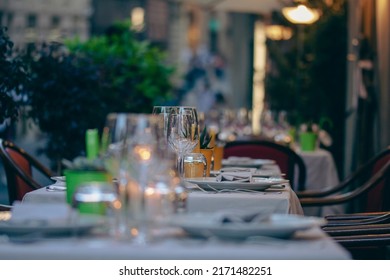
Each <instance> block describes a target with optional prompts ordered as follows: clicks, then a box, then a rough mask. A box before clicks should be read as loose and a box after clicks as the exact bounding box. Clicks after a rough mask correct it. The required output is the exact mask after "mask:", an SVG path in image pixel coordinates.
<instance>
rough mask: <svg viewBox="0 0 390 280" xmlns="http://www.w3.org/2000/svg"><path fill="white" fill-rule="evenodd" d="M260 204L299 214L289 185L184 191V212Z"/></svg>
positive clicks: (38, 198)
mask: <svg viewBox="0 0 390 280" xmlns="http://www.w3.org/2000/svg"><path fill="white" fill-rule="evenodd" d="M64 201H65V192H64V191H50V192H49V191H47V190H46V189H45V188H42V189H38V190H35V191H32V192H29V193H27V194H26V195H25V196H24V198H23V202H24V203H29V202H36V203H45V202H64ZM245 208H257V209H260V210H261V208H264V210H265V211H267V212H269V213H279V214H299V215H303V210H302V207H301V204H300V203H299V200H298V198H297V196H296V194H295V193H294V192H293V191H292V190H291V188H290V187H289V186H286V188H285V189H282V190H269V191H264V192H258V193H202V192H201V191H196V192H191V193H189V195H188V202H187V210H188V212H197V211H201V212H213V211H218V210H225V209H245Z"/></svg>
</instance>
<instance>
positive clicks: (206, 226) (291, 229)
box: [169, 213, 326, 239]
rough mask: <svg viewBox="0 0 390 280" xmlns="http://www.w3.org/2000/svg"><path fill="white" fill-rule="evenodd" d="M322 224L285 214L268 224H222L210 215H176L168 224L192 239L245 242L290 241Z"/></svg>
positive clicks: (274, 217)
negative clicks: (259, 239) (265, 238)
mask: <svg viewBox="0 0 390 280" xmlns="http://www.w3.org/2000/svg"><path fill="white" fill-rule="evenodd" d="M325 223H326V221H325V220H324V219H323V218H317V217H305V216H298V215H287V214H272V215H270V217H269V219H268V220H266V221H264V222H260V223H254V222H252V223H238V222H235V223H222V222H220V221H216V220H215V217H213V216H212V215H210V213H194V214H181V215H176V216H174V217H173V218H172V220H171V221H170V223H169V224H170V225H171V226H176V227H180V228H182V229H183V230H184V231H185V232H187V233H188V234H190V235H193V236H200V237H212V236H216V237H220V238H234V239H246V238H248V237H254V236H268V237H276V238H290V237H291V236H292V235H293V234H294V233H295V232H296V231H298V230H306V229H309V228H312V227H316V226H321V225H324V224H325Z"/></svg>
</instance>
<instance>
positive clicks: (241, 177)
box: [216, 172, 252, 183]
mask: <svg viewBox="0 0 390 280" xmlns="http://www.w3.org/2000/svg"><path fill="white" fill-rule="evenodd" d="M251 180H252V172H223V173H221V174H219V175H218V176H217V177H216V181H217V182H224V181H229V182H240V183H245V182H247V183H250V182H251Z"/></svg>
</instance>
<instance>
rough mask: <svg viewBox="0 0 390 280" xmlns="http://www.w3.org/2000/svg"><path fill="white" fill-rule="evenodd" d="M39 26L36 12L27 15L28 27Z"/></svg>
mask: <svg viewBox="0 0 390 280" xmlns="http://www.w3.org/2000/svg"><path fill="white" fill-rule="evenodd" d="M36 26H37V16H36V15H35V14H29V15H27V27H30V28H34V27H36Z"/></svg>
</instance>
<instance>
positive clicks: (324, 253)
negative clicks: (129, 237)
mask: <svg viewBox="0 0 390 280" xmlns="http://www.w3.org/2000/svg"><path fill="white" fill-rule="evenodd" d="M64 201H65V192H60V191H56V192H49V191H46V189H40V190H36V191H33V192H30V193H28V194H27V195H26V196H25V197H24V201H23V203H33V202H38V203H48V202H62V203H63V202H64ZM254 206H256V207H257V208H259V207H264V209H267V210H268V211H271V212H275V213H293V214H302V213H303V212H302V208H301V207H300V204H299V201H298V199H297V197H296V195H295V193H294V192H293V191H292V190H291V188H290V187H286V189H284V190H281V191H279V190H278V191H268V192H259V193H256V194H253V193H218V194H206V193H202V192H192V193H190V194H189V200H188V211H189V212H196V211H210V212H212V211H216V210H222V209H234V208H239V209H245V207H254ZM162 237H163V238H162ZM350 258H351V256H350V254H349V253H348V252H347V251H346V250H345V249H343V248H342V247H341V246H339V245H338V244H337V243H336V242H334V241H333V240H332V239H331V238H330V237H329V236H327V235H326V234H325V233H324V232H323V231H322V230H320V229H319V228H318V227H314V228H312V229H310V230H305V231H298V232H296V233H295V235H294V237H293V238H291V239H288V240H284V239H274V238H263V239H261V238H260V239H259V240H256V241H233V240H220V239H216V238H209V239H199V238H191V237H188V236H186V235H185V234H183V232H182V231H181V230H180V229H177V228H171V229H168V230H167V231H165V232H164V234H163V235H162V236H161V235H160V238H158V237H157V238H156V239H155V242H153V243H151V244H147V245H139V244H132V243H131V242H130V241H117V240H115V239H113V238H111V239H110V238H107V237H106V238H105V237H98V236H94V237H92V236H89V237H88V238H86V237H84V238H83V237H70V238H69V237H68V238H53V239H49V238H46V239H43V240H40V241H39V242H35V243H34V242H32V243H28V244H26V243H17V242H9V241H7V240H6V238H3V239H1V238H0V259H72V260H75V259H137V260H142V259H205V260H207V259H231V260H235V259H244V260H245V259H284V260H285V259H298V260H306V259H333V260H334V259H350Z"/></svg>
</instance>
